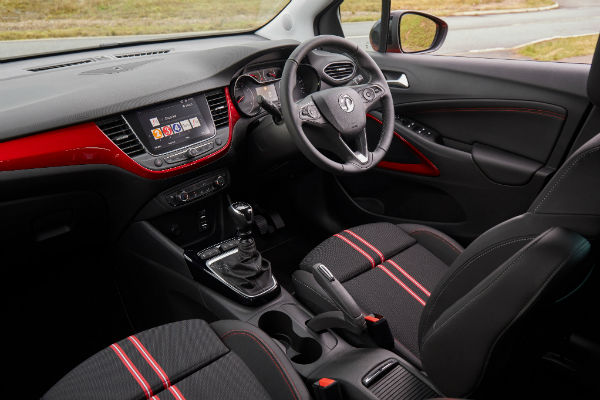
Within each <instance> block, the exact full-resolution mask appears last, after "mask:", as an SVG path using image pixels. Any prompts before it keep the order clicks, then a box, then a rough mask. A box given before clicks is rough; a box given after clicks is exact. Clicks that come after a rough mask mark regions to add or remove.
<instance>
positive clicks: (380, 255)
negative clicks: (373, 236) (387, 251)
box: [344, 229, 385, 262]
mask: <svg viewBox="0 0 600 400" xmlns="http://www.w3.org/2000/svg"><path fill="white" fill-rule="evenodd" d="M344 232H346V233H349V234H350V235H352V236H354V237H355V238H357V239H358V240H360V241H361V242H362V243H363V244H364V245H365V246H367V247H368V248H370V249H371V250H373V251H374V252H375V253H377V255H378V256H379V258H380V259H381V262H383V261H385V257H384V256H383V253H382V252H381V251H379V249H377V247H375V246H373V245H372V244H371V243H369V242H367V241H366V240H365V239H363V238H362V237H360V236H359V235H358V234H356V233H354V232H352V231H351V230H350V229H346V230H345V231H344Z"/></svg>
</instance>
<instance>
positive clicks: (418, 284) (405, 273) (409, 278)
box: [387, 260, 431, 297]
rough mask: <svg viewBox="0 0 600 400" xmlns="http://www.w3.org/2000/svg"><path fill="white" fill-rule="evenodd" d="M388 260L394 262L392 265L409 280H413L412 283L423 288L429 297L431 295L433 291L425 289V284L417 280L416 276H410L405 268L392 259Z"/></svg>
mask: <svg viewBox="0 0 600 400" xmlns="http://www.w3.org/2000/svg"><path fill="white" fill-rule="evenodd" d="M387 262H389V263H390V264H392V266H393V267H394V268H396V269H397V270H398V271H399V272H400V273H401V274H402V275H404V276H405V277H406V278H407V279H408V280H409V281H411V282H412V283H414V284H415V286H416V287H418V288H419V289H421V291H422V292H423V293H425V294H426V295H427V297H429V296H431V293H430V292H429V290H427V289H425V287H424V286H423V285H421V284H420V283H419V282H417V280H416V279H415V278H413V277H412V276H410V274H409V273H408V272H406V271H405V270H404V269H402V267H400V266H399V265H398V264H396V263H395V262H394V261H392V260H387Z"/></svg>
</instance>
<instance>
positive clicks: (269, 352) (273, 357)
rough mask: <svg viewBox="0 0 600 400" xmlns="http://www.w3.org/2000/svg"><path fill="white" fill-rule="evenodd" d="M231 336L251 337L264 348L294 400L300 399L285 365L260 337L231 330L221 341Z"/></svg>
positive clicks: (246, 332)
mask: <svg viewBox="0 0 600 400" xmlns="http://www.w3.org/2000/svg"><path fill="white" fill-rule="evenodd" d="M231 335H245V336H248V337H250V339H252V340H254V341H255V342H256V343H258V344H259V346H260V347H261V348H262V350H263V351H264V352H265V353H266V354H267V355H268V356H269V358H270V359H271V361H273V364H275V366H276V367H277V369H278V370H279V373H280V374H281V376H282V377H283V379H284V380H285V382H286V384H287V386H288V388H289V389H290V392H291V393H292V396H294V399H298V397H297V396H296V393H298V389H297V388H296V385H295V384H294V382H293V381H290V380H288V377H287V374H288V372H287V370H286V369H285V367H284V366H283V365H280V364H279V362H278V361H277V358H276V357H275V355H274V353H273V351H272V350H271V348H270V347H269V346H268V345H267V344H266V343H264V342H263V341H262V340H261V339H260V338H259V337H258V336H256V335H254V334H253V333H252V332H250V331H246V330H231V331H229V332H226V333H225V334H224V335H223V336H221V339H225V338H226V337H228V336H231ZM267 349H268V351H267ZM282 368H283V371H285V373H284V372H283V371H282ZM290 383H291V385H292V386H293V387H294V389H293V390H292V386H290Z"/></svg>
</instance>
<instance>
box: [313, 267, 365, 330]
mask: <svg viewBox="0 0 600 400" xmlns="http://www.w3.org/2000/svg"><path fill="white" fill-rule="evenodd" d="M312 269H313V271H312V273H313V276H314V278H315V280H316V281H317V283H318V284H319V286H321V288H322V289H323V290H324V291H325V293H327V295H328V296H329V297H330V298H331V300H333V302H334V303H335V304H336V305H337V306H338V308H339V311H329V312H325V313H323V314H319V315H317V316H315V317H313V318H312V319H310V320H309V321H308V322H307V323H306V325H307V326H308V327H309V328H310V329H311V330H313V331H315V332H321V331H323V330H325V329H331V328H340V329H347V330H349V331H351V332H353V333H355V334H360V333H361V332H363V331H364V330H365V329H366V322H365V316H364V314H363V313H362V311H361V309H360V307H359V306H358V304H356V302H355V301H354V299H353V298H352V296H350V293H348V291H347V290H346V288H345V287H344V286H342V284H341V283H340V281H338V280H337V279H336V277H335V276H334V275H333V274H332V273H331V271H329V269H328V268H327V267H326V266H324V265H323V264H315V265H313V267H312Z"/></svg>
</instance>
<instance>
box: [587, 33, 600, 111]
mask: <svg viewBox="0 0 600 400" xmlns="http://www.w3.org/2000/svg"><path fill="white" fill-rule="evenodd" d="M587 92H588V97H589V98H590V101H591V102H592V103H594V104H595V105H597V106H600V38H598V43H597V44H596V51H595V52H594V58H593V59H592V66H591V68H590V75H589V76H588V82H587Z"/></svg>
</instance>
